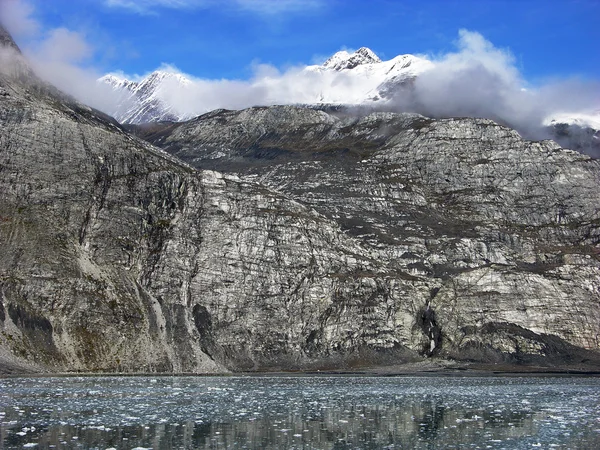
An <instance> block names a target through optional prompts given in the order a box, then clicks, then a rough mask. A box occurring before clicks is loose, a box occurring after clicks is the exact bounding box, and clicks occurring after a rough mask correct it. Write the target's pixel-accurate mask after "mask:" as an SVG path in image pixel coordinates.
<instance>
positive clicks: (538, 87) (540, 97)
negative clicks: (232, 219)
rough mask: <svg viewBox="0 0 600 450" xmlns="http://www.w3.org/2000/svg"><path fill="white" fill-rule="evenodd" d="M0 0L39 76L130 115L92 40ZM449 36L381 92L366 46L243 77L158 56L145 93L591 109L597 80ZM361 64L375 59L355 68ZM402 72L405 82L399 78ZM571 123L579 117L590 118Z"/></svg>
mask: <svg viewBox="0 0 600 450" xmlns="http://www.w3.org/2000/svg"><path fill="white" fill-rule="evenodd" d="M2 5H3V6H2V10H0V13H2V14H1V17H3V18H5V20H4V21H6V22H7V23H6V26H7V28H8V29H9V31H11V32H13V33H14V34H16V35H17V36H23V35H27V36H29V37H31V36H32V35H33V36H36V38H35V39H33V44H30V45H28V46H26V47H25V48H24V52H25V55H26V56H27V58H28V59H29V60H30V62H31V65H32V67H33V68H34V70H35V71H36V72H37V73H38V74H39V75H40V76H41V77H42V78H44V79H46V80H47V81H49V82H50V83H52V84H54V85H56V86H57V87H58V88H60V89H62V90H64V91H65V92H67V93H69V94H71V95H73V96H74V97H76V98H77V99H79V100H80V101H82V102H84V103H86V104H89V105H91V106H94V107H96V108H98V109H100V110H102V111H104V112H106V113H109V114H113V115H115V117H117V118H118V119H119V120H121V121H125V122H128V121H129V122H135V120H133V119H129V120H128V119H127V115H126V114H125V115H123V117H119V116H120V115H121V114H120V112H121V111H124V110H127V109H128V108H130V107H132V106H133V107H135V101H136V99H135V98H131V97H130V96H129V95H124V93H123V91H122V90H119V89H114V83H113V84H107V83H101V82H100V83H99V82H98V79H99V78H101V77H102V76H103V74H102V73H101V71H100V70H98V69H97V68H95V67H92V66H89V65H88V64H86V62H87V61H88V59H89V57H90V55H91V54H93V53H94V51H96V48H95V46H94V45H93V44H92V43H91V42H90V41H89V40H88V39H87V38H86V36H85V35H84V34H82V33H81V32H75V31H71V30H68V29H66V28H56V29H52V30H50V31H49V32H47V33H46V34H44V35H40V33H39V29H40V26H39V25H38V24H37V23H36V22H35V20H34V19H32V17H31V15H30V14H31V11H30V10H29V9H27V8H26V6H24V4H23V3H21V2H16V1H15V2H11V1H9V2H5V3H3V4H2ZM6 18H8V20H7V19H6ZM30 42H31V39H30ZM455 46H456V50H455V51H454V52H450V53H446V54H442V55H427V56H424V55H416V56H413V55H403V56H405V57H410V58H412V59H413V65H416V66H419V70H416V71H415V73H414V74H413V75H414V76H412V77H404V78H405V79H402V80H400V81H401V82H400V83H395V84H393V86H392V89H387V90H385V92H383V94H384V95H382V90H381V87H382V84H381V83H382V76H383V78H385V76H386V75H389V74H388V73H387V72H385V71H386V70H387V71H389V70H390V67H391V65H390V64H389V63H391V62H393V61H395V60H396V59H397V58H399V57H397V58H394V59H392V60H390V61H383V62H382V61H380V60H379V58H378V57H377V56H376V55H374V54H373V57H374V58H377V61H375V60H368V61H359V62H358V64H355V65H353V66H352V67H349V66H343V67H342V66H337V67H336V66H335V65H333V64H330V66H329V67H327V65H326V64H325V65H323V66H305V65H297V66H294V67H288V68H284V69H282V68H278V67H274V66H272V65H269V64H261V63H257V64H255V65H254V66H253V67H252V76H251V77H250V78H249V79H246V80H240V79H203V78H198V77H195V76H193V75H192V74H186V73H182V72H181V71H180V70H179V69H178V68H177V67H175V66H173V65H169V64H168V63H165V64H163V65H162V66H161V67H160V68H158V70H159V71H160V72H164V73H167V74H175V75H177V76H171V77H165V78H166V79H165V80H163V82H162V83H161V84H160V90H158V91H157V92H153V93H152V98H151V101H152V102H153V104H154V106H156V104H158V105H161V104H162V105H164V106H165V107H166V108H167V110H168V113H169V114H168V115H166V116H165V117H164V119H166V120H183V119H189V118H192V117H195V116H197V115H200V114H203V113H205V112H208V111H211V110H215V109H219V108H225V109H243V108H247V107H251V106H262V105H275V104H314V103H338V104H361V105H367V106H369V107H374V108H375V109H379V110H382V109H383V110H391V111H397V112H418V113H421V114H423V115H426V116H431V117H465V116H466V117H483V118H490V119H493V120H496V121H498V122H500V123H503V124H507V125H509V126H511V127H513V128H515V129H517V130H518V131H519V132H520V133H521V134H522V135H523V136H525V137H527V138H532V139H542V138H548V137H550V135H549V134H548V130H547V129H546V128H545V127H544V126H543V125H547V124H548V123H550V122H551V120H552V119H553V118H554V117H562V118H563V119H564V118H565V117H566V118H567V119H566V120H567V121H569V119H568V118H570V117H574V116H578V117H588V118H589V117H591V118H592V119H595V118H597V117H599V115H600V113H599V105H600V82H599V81H598V80H585V79H579V78H576V77H573V78H569V79H553V80H548V81H545V82H541V83H537V84H531V83H529V82H528V80H526V79H524V77H523V75H522V74H521V71H520V70H519V67H518V64H517V63H516V60H515V58H514V56H513V55H512V53H511V52H510V50H509V49H502V48H498V47H496V46H495V45H494V44H493V43H492V42H490V41H488V40H487V39H486V38H485V37H484V36H482V35H481V34H479V33H477V32H476V31H469V30H464V29H463V30H460V31H459V33H458V38H457V41H456V42H455ZM367 50H368V49H367ZM398 51H399V53H400V52H401V51H410V49H398ZM344 53H345V54H346V55H347V56H348V58H350V57H352V54H351V53H350V52H345V51H342V52H339V53H338V54H336V55H334V56H333V58H336V57H338V59H339V57H340V55H341V56H342V59H343V56H344ZM415 62H416V64H414V63H415ZM559 63H560V61H557V64H559ZM366 66H369V67H376V68H378V69H377V70H360V69H361V67H366ZM382 70H383V72H382ZM395 70H397V69H395ZM409 72H410V71H409ZM150 74H151V72H149V73H147V74H142V75H139V74H138V75H136V74H134V75H127V74H123V73H116V74H113V76H116V77H117V79H121V80H128V81H131V82H142V81H143V80H145V79H147V77H148V76H149V75H150ZM417 75H418V76H417ZM392 78H393V77H392ZM181 79H185V83H181V82H180V80H181ZM408 79H410V81H411V83H410V86H406V84H407V83H404V81H407V80H408ZM384 81H385V80H384ZM399 86H400V88H399ZM378 88H379V90H378ZM388 88H389V86H388ZM382 97H384V98H382ZM128 102H132V104H129V103H128ZM133 116H134V117H137V118H138V121H137V122H138V123H139V122H141V121H142V120H140V118H139V114H133ZM150 117H151V120H156V119H161V116H160V114H159V115H158V116H157V115H151V116H150ZM563 121H564V120H563ZM592 122H593V121H592ZM579 125H580V126H583V127H586V126H589V125H590V121H589V120H588V121H584V122H583V123H579ZM596 156H597V155H596Z"/></svg>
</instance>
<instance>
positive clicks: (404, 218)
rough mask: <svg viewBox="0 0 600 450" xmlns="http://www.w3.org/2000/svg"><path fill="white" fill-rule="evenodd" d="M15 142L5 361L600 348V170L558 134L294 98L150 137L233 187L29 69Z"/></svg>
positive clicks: (1, 137)
mask: <svg viewBox="0 0 600 450" xmlns="http://www.w3.org/2000/svg"><path fill="white" fill-rule="evenodd" d="M13 51H14V50H13ZM12 58H13V63H14V58H15V56H14V54H13V56H12ZM16 58H17V60H19V59H18V58H19V57H18V56H16ZM19 61H20V60H19ZM2 67H3V68H6V67H9V66H7V65H3V66H2ZM10 67H20V68H23V67H25V68H26V65H25V64H24V63H23V62H22V61H20V62H19V63H18V65H17V66H15V65H14V64H12V65H11V66H10ZM15 73H17V74H18V76H15ZM0 128H1V130H2V133H1V134H0V243H1V245H2V249H3V251H2V253H0V366H4V367H18V368H19V370H24V369H29V370H52V371H64V370H85V371H90V370H107V371H177V372H180V371H191V372H215V371H224V370H261V369H267V368H269V369H306V368H314V367H321V368H322V367H328V368H342V367H353V366H361V365H363V366H364V365H373V364H395V363H400V362H404V361H409V360H410V361H413V360H418V359H421V358H424V357H428V356H431V355H438V356H441V357H452V358H463V359H464V358H469V359H473V360H479V361H481V360H483V361H509V362H523V361H525V362H535V361H538V360H539V361H546V362H561V363H565V362H567V363H571V364H579V363H581V361H582V360H584V359H587V360H590V361H595V360H597V358H598V353H597V352H598V349H599V342H598V332H599V328H598V327H599V326H598V323H599V321H598V319H599V318H600V317H599V316H600V305H599V301H598V300H599V298H600V265H599V262H598V251H597V250H598V240H599V238H598V224H599V222H598V220H599V217H598V214H599V213H598V207H597V205H598V193H597V189H596V186H597V185H598V178H599V174H600V170H599V169H600V168H599V167H598V163H597V162H596V161H593V160H591V159H589V158H587V157H584V156H581V155H579V154H577V153H575V152H570V151H565V150H562V149H560V148H559V147H557V146H556V145H554V144H552V143H550V142H543V143H532V142H526V141H523V140H522V139H520V137H519V136H518V135H517V134H516V133H515V132H513V131H511V130H508V129H505V128H502V127H500V126H498V125H496V124H494V123H493V122H490V121H486V120H445V121H432V120H430V119H427V118H424V117H421V116H417V115H395V114H372V115H368V116H366V117H362V118H355V117H344V116H343V115H340V114H337V115H336V114H330V113H327V112H325V111H316V110H312V109H308V108H293V107H274V108H259V109H251V110H246V111H241V112H235V113H234V112H228V111H217V112H214V113H211V114H208V115H206V116H203V117H201V118H199V119H196V120H193V121H191V122H188V123H185V124H181V125H169V126H154V127H152V128H150V129H146V130H145V131H144V133H145V136H146V137H147V138H148V139H150V140H153V141H155V142H156V143H157V144H159V145H161V146H163V147H164V148H165V149H167V150H168V151H170V152H171V153H174V154H176V155H177V156H178V157H180V158H182V159H185V160H187V161H189V162H190V163H191V164H192V165H195V166H198V167H200V168H201V169H202V168H203V167H206V166H210V167H211V168H213V169H214V168H217V167H218V168H220V169H221V170H222V171H225V172H236V173H237V175H236V174H234V173H230V174H229V175H223V174H222V173H220V172H215V171H210V170H196V169H194V168H192V167H191V166H188V165H187V164H186V163H183V162H181V161H180V160H179V159H177V158H175V157H173V156H171V155H170V154H168V153H165V152H163V151H162V150H159V149H158V148H156V147H154V146H152V145H150V144H148V143H146V142H143V141H141V140H139V139H137V138H135V137H133V136H131V135H130V134H129V133H127V132H126V131H125V130H123V129H122V128H121V127H120V126H119V125H118V124H117V123H116V122H114V121H113V120H112V119H110V118H109V117H107V116H104V115H103V114H101V113H99V112H98V111H95V110H92V109H90V108H87V107H85V106H83V105H80V104H77V103H76V102H75V101H73V100H71V99H69V98H66V97H65V96H64V95H62V94H60V93H59V92H57V91H55V90H54V89H52V88H51V87H49V86H46V85H44V84H43V83H42V82H40V81H38V80H37V79H36V78H35V77H33V75H31V73H30V72H27V70H25V69H23V70H20V69H19V70H18V71H15V70H12V69H11V70H3V71H1V72H0ZM553 358H554V359H553Z"/></svg>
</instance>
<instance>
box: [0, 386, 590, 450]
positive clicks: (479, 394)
mask: <svg viewBox="0 0 600 450" xmlns="http://www.w3.org/2000/svg"><path fill="white" fill-rule="evenodd" d="M23 447H25V448H29V447H31V448H36V447H37V448H59V449H60V448H92V449H107V448H117V449H133V448H153V449H162V448H164V449H167V448H210V449H224V448H234V449H235V448H240V449H241V448H295V449H354V448H357V449H358V448H360V449H369V448H373V449H375V448H389V449H397V448H407V449H413V448H415V449H434V448H469V449H471V448H492V449H503V448H504V449H521V448H529V449H530V448H535V447H541V448H573V449H577V448H581V449H592V448H600V379H598V378H578V377H575V378H567V377H559V378H550V377H542V378H537V377H523V378H521V377H482V378H478V377H466V378H461V377H398V378H370V377H67V378H14V379H0V448H7V449H8V448H23Z"/></svg>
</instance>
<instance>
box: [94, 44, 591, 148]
mask: <svg viewBox="0 0 600 450" xmlns="http://www.w3.org/2000/svg"><path fill="white" fill-rule="evenodd" d="M434 66H435V64H434V63H433V62H431V61H429V60H428V59H425V58H423V57H418V56H415V55H411V54H405V55H399V56H396V57H394V58H392V59H390V60H388V61H382V60H381V59H380V58H379V57H378V56H377V55H376V54H375V53H374V52H373V51H372V50H370V49H368V48H366V47H362V48H360V49H358V50H356V51H355V52H348V51H345V50H343V51H340V52H337V53H335V54H334V55H333V56H331V57H330V58H329V59H327V60H326V61H325V62H324V63H323V64H321V65H311V66H307V67H305V68H303V69H302V71H301V75H306V76H310V75H311V74H314V75H315V76H320V77H323V78H321V79H320V81H321V82H322V81H323V80H324V79H325V80H326V81H325V82H322V84H323V86H325V88H324V89H323V90H321V91H320V92H317V93H315V95H314V96H313V97H311V94H308V98H307V99H306V101H305V102H303V103H302V104H308V105H321V106H323V105H362V106H365V105H366V106H369V107H371V108H373V109H375V110H377V109H380V108H383V109H386V107H387V108H389V103H390V102H391V101H394V99H398V98H400V96H401V95H404V94H407V93H408V94H409V96H410V92H411V91H410V89H411V86H412V85H413V83H414V81H415V80H416V79H417V78H418V77H419V76H420V75H421V74H422V73H424V72H426V71H428V70H430V69H431V68H433V67H434ZM328 76H330V79H328V78H327V77H328ZM309 79H310V78H309ZM99 82H102V83H107V84H109V85H110V86H112V87H113V89H114V90H115V91H117V92H118V93H119V100H118V103H117V106H116V107H115V109H114V110H113V111H106V112H107V113H109V114H111V115H112V116H113V117H115V118H116V119H117V120H118V121H119V122H120V123H122V124H133V125H139V124H143V123H150V122H165V121H166V122H182V121H186V120H190V119H192V118H194V117H196V116H198V115H200V114H203V113H205V112H207V110H204V109H201V108H199V109H198V110H197V111H194V112H190V110H189V108H188V110H186V111H181V110H179V109H178V108H177V106H176V105H175V104H174V102H173V101H172V99H173V98H174V97H177V98H180V99H181V98H186V89H190V88H192V87H193V85H194V81H192V80H190V79H188V78H186V77H185V76H183V75H181V74H180V73H176V72H170V71H164V70H163V71H155V72H152V73H151V74H150V75H148V76H147V77H145V78H143V79H141V80H139V81H132V80H128V79H126V78H123V77H119V76H116V75H113V74H109V75H105V76H104V77H102V78H100V79H99ZM405 98H407V97H405ZM275 103H282V102H281V101H275ZM283 103H287V102H285V101H284V102H283ZM296 104H297V103H296ZM540 127H546V129H547V130H548V137H552V138H553V139H555V140H557V141H558V142H559V143H560V144H561V145H563V146H565V147H568V148H573V149H575V150H579V151H582V152H584V153H588V154H590V155H594V156H599V155H600V132H599V131H598V130H600V111H596V112H593V113H589V112H587V113H580V112H576V113H561V114H555V115H552V116H549V117H547V118H546V119H545V120H544V122H543V123H541V124H540Z"/></svg>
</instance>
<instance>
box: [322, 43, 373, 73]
mask: <svg viewBox="0 0 600 450" xmlns="http://www.w3.org/2000/svg"><path fill="white" fill-rule="evenodd" d="M380 62H381V59H379V57H378V56H377V55H376V54H375V53H374V52H373V51H372V50H371V49H369V48H367V47H361V48H359V49H358V50H356V51H355V52H354V53H348V52H347V51H346V50H342V51H339V52H337V53H336V54H334V55H333V56H332V57H331V58H329V59H328V60H327V61H325V63H324V64H323V67H325V68H327V69H333V70H344V69H354V68H355V67H357V66H360V65H363V64H376V63H380Z"/></svg>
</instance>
